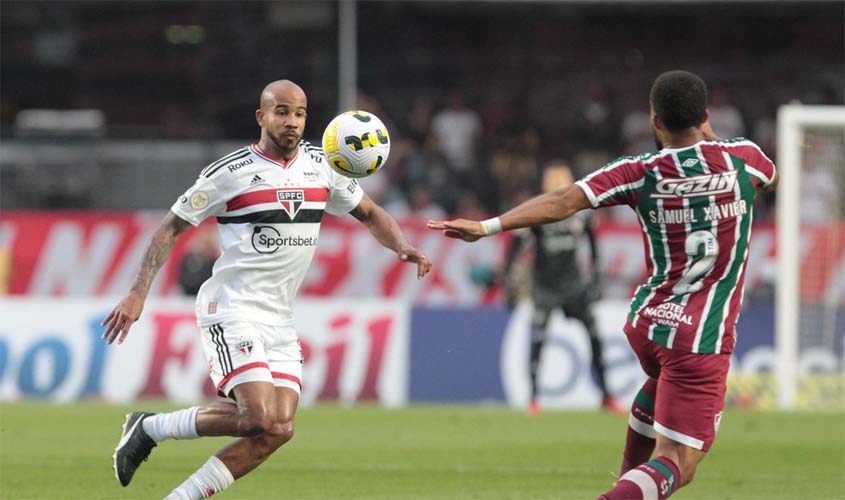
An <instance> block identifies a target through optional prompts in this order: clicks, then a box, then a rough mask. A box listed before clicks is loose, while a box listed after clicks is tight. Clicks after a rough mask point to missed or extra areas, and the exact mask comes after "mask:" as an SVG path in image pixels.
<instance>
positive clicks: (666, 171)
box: [576, 138, 775, 353]
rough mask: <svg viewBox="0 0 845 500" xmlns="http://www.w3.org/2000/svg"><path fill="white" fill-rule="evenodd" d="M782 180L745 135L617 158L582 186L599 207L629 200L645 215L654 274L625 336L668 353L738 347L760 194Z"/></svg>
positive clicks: (637, 297) (642, 290)
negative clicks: (643, 337)
mask: <svg viewBox="0 0 845 500" xmlns="http://www.w3.org/2000/svg"><path fill="white" fill-rule="evenodd" d="M774 178H775V165H774V164H773V163H772V161H771V160H769V159H768V158H767V157H766V155H765V154H763V152H762V151H761V150H760V148H759V147H758V146H757V145H756V144H754V143H753V142H751V141H749V140H746V139H742V138H738V139H731V140H726V141H718V142H706V141H702V142H699V143H697V144H694V145H692V146H689V147H686V148H679V149H663V150H661V151H659V152H658V153H655V154H647V155H642V156H636V157H623V158H619V159H618V160H616V161H613V162H611V163H609V164H608V165H606V166H605V167H603V168H601V169H600V170H598V171H596V172H595V173H593V174H591V175H588V176H586V177H585V178H584V179H582V180H579V181H578V182H577V183H576V184H577V185H578V186H579V187H581V189H582V190H583V191H584V193H585V194H586V195H587V198H589V200H590V203H591V204H592V206H593V207H594V208H598V207H604V206H611V205H619V204H625V205H628V206H630V207H631V208H633V209H634V210H635V211H636V212H637V215H638V217H639V220H640V225H641V226H642V230H643V242H644V243H645V247H646V266H647V268H648V272H649V274H650V277H649V279H648V281H647V282H646V283H644V284H643V285H642V286H640V287H639V288H638V289H637V292H636V293H635V295H634V298H633V300H632V302H631V311H630V314H629V316H628V322H627V324H626V325H625V331H626V333H628V334H629V335H630V334H639V335H647V336H648V338H649V339H650V340H652V341H654V342H657V343H658V344H661V345H664V346H666V347H668V348H670V349H679V350H683V351H688V352H694V353H730V352H732V351H733V347H734V342H735V326H736V322H737V320H738V319H739V310H740V306H741V302H742V292H743V287H744V283H745V262H746V260H747V259H748V243H749V239H750V237H751V218H752V205H753V203H754V196H755V193H756V188H757V187H758V186H761V185H769V184H771V183H772V182H773V180H774Z"/></svg>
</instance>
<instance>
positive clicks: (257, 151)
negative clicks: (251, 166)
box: [249, 142, 299, 168]
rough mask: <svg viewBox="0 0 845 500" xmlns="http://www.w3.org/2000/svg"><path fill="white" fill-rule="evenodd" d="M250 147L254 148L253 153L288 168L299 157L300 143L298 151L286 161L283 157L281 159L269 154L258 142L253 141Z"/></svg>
mask: <svg viewBox="0 0 845 500" xmlns="http://www.w3.org/2000/svg"><path fill="white" fill-rule="evenodd" d="M249 147H250V148H251V149H252V152H253V153H255V154H257V155H258V156H260V157H262V158H264V159H265V160H267V161H269V162H273V163H275V164H276V165H278V166H280V167H282V168H288V167H289V166H290V165H291V164H292V163H293V162H294V161H295V160H296V159H297V158H298V157H299V145H298V144H297V146H296V153H294V155H293V156H292V157H291V159H290V160H287V161H285V160H283V159H281V158H279V159H276V158H273V157H271V156H270V155H268V154H267V153H265V152H264V151H261V148H259V147H258V142H253V143H252V144H251V145H250V146H249Z"/></svg>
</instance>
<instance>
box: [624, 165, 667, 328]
mask: <svg viewBox="0 0 845 500" xmlns="http://www.w3.org/2000/svg"><path fill="white" fill-rule="evenodd" d="M657 182H658V180H657V174H656V173H655V170H648V171H646V174H645V183H644V184H643V187H642V192H643V193H645V194H644V195H643V196H640V197H639V199H638V201H637V213H638V214H639V216H640V218H641V219H642V222H643V224H644V227H645V231H646V237H647V240H648V244H649V254H650V255H649V258H650V259H651V261H652V265H653V266H654V269H653V270H652V274H651V278H650V279H649V280H648V283H646V284H645V285H643V286H641V287H640V288H639V289H638V290H637V293H636V295H635V296H634V300H633V301H632V302H631V313H630V319H631V320H632V321H633V320H634V318H635V316H636V314H637V311H638V310H639V309H640V307H642V305H643V303H644V302H645V300H646V299H647V298H648V296H649V295H650V294H651V292H652V290H654V289H655V288H657V287H658V286H660V285H662V284H663V283H665V282H666V272H667V269H668V260H669V258H668V257H669V256H668V255H666V251H665V249H664V248H663V243H664V237H663V231H662V229H661V227H660V224H651V223H650V222H649V219H648V212H649V211H651V210H654V211H656V210H657V209H658V206H659V205H658V202H659V199H654V198H652V197H651V196H648V193H653V192H655V191H656V188H655V186H656V185H657Z"/></svg>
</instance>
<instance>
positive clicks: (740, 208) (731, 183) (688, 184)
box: [648, 170, 748, 224]
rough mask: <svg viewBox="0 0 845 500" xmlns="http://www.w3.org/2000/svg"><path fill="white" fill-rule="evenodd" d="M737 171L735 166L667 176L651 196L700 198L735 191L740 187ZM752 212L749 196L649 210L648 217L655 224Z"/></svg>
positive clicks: (684, 221) (719, 218)
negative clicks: (696, 206) (697, 206)
mask: <svg viewBox="0 0 845 500" xmlns="http://www.w3.org/2000/svg"><path fill="white" fill-rule="evenodd" d="M736 176H737V172H736V170H732V171H729V172H723V173H718V174H711V175H697V176H694V177H685V178H672V179H663V180H661V181H660V182H658V183H657V184H656V185H655V186H654V192H653V193H650V194H649V197H651V198H654V199H669V198H699V197H705V196H716V195H720V194H726V193H733V192H734V189H735V187H736V181H737V177H736ZM747 213H748V204H747V203H746V201H745V200H742V199H739V200H730V201H727V202H725V203H719V204H710V205H705V206H702V207H701V210H700V211H698V212H697V211H696V210H694V209H691V208H676V209H662V208H658V209H657V210H649V211H648V218H649V221H650V222H651V223H653V224H691V223H696V222H712V221H718V220H721V219H726V218H729V217H737V216H740V215H745V214H747Z"/></svg>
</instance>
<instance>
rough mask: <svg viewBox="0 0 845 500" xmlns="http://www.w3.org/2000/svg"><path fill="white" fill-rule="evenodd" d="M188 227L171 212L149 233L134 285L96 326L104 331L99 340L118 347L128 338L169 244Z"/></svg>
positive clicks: (168, 251)
mask: <svg viewBox="0 0 845 500" xmlns="http://www.w3.org/2000/svg"><path fill="white" fill-rule="evenodd" d="M190 227H191V225H190V224H189V223H188V222H186V221H184V220H182V219H180V218H179V217H177V216H176V214H174V213H173V212H168V213H167V215H166V216H165V217H164V220H162V221H161V224H160V225H159V226H158V229H156V231H155V233H153V237H152V240H150V244H149V245H147V250H146V251H145V252H144V259H143V261H142V262H141V269H139V270H138V275H137V276H136V277H135V283H133V284H132V288H130V289H129V293H127V294H126V296H125V297H123V299H122V300H121V301H120V302H118V304H117V305H116V306H115V308H114V309H112V312H110V313H109V315H108V316H106V317H105V319H103V321H102V323H100V326H104V327H106V330H105V332H103V340H105V341H106V342H107V343H109V344H111V343H113V342H114V341H115V340H117V343H118V344H122V343H123V341H124V340H125V339H126V336H127V335H128V334H129V329H130V328H131V327H132V323H134V322H136V321H137V320H138V318H139V317H140V316H141V311H142V310H143V309H144V300H146V298H147V294H148V293H149V291H150V285H151V284H152V282H153V278H155V275H156V273H158V270H159V269H161V266H162V265H163V264H164V262H165V261H166V260H167V257H168V256H170V251H171V250H173V244H174V243H176V240H177V239H178V238H179V235H180V234H182V233H184V232H185V231H187V230H188V229H189V228H190Z"/></svg>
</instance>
